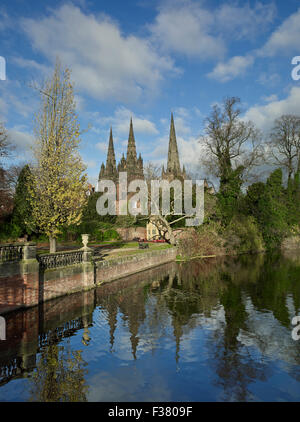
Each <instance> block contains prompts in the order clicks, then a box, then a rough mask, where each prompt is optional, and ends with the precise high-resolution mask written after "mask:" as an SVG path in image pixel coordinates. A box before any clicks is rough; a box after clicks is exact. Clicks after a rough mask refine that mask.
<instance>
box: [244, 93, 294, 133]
mask: <svg viewBox="0 0 300 422" xmlns="http://www.w3.org/2000/svg"><path fill="white" fill-rule="evenodd" d="M299 110H300V87H292V88H291V89H290V92H289V95H288V96H287V97H286V98H285V99H282V100H278V99H276V97H274V100H273V101H270V102H269V103H268V104H265V105H255V106H253V107H250V108H249V110H248V111H247V112H246V114H245V119H246V120H252V121H253V122H254V123H255V124H256V125H257V126H258V127H259V128H260V129H262V130H264V131H269V130H270V129H271V128H272V126H273V124H274V120H275V119H276V118H278V117H280V116H281V115H282V114H299Z"/></svg>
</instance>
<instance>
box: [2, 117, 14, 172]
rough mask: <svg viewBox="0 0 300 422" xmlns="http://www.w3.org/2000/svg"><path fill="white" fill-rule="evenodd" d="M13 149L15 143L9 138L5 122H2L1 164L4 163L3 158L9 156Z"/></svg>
mask: <svg viewBox="0 0 300 422" xmlns="http://www.w3.org/2000/svg"><path fill="white" fill-rule="evenodd" d="M12 150H13V145H12V143H11V142H10V140H9V137H8V133H7V130H6V128H5V127H4V125H3V123H1V122H0V160H1V161H0V166H2V164H3V161H2V160H3V158H5V157H9V156H10V155H11V152H12Z"/></svg>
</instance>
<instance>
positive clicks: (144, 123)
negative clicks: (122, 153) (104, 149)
mask: <svg viewBox="0 0 300 422" xmlns="http://www.w3.org/2000/svg"><path fill="white" fill-rule="evenodd" d="M131 118H132V124H133V130H134V133H137V134H144V135H157V134H158V130H157V128H156V126H155V124H154V123H153V122H152V121H151V120H149V118H147V117H145V116H142V115H137V114H135V113H134V112H133V111H131V110H129V109H128V108H126V107H118V108H117V109H116V110H115V112H114V114H113V115H112V116H108V117H104V116H99V115H98V116H97V117H96V116H95V115H94V114H93V121H94V123H96V125H97V126H96V127H95V128H94V130H95V131H99V129H98V126H101V127H105V130H107V131H108V130H109V129H108V128H109V126H112V130H113V134H114V135H116V136H117V137H124V136H128V133H129V125H130V119H131ZM107 136H108V133H107Z"/></svg>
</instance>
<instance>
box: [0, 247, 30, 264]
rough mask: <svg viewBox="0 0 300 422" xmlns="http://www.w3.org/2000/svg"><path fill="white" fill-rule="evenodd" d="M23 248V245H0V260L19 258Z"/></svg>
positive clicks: (21, 256) (15, 259)
mask: <svg viewBox="0 0 300 422" xmlns="http://www.w3.org/2000/svg"><path fill="white" fill-rule="evenodd" d="M23 249H24V245H0V262H7V261H19V260H21V259H22V258H23Z"/></svg>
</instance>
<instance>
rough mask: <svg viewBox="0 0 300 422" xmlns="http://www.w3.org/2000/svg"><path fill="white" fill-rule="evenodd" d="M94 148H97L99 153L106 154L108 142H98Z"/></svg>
mask: <svg viewBox="0 0 300 422" xmlns="http://www.w3.org/2000/svg"><path fill="white" fill-rule="evenodd" d="M96 148H98V149H99V150H100V151H101V152H107V148H108V142H98V143H97V144H96Z"/></svg>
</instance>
